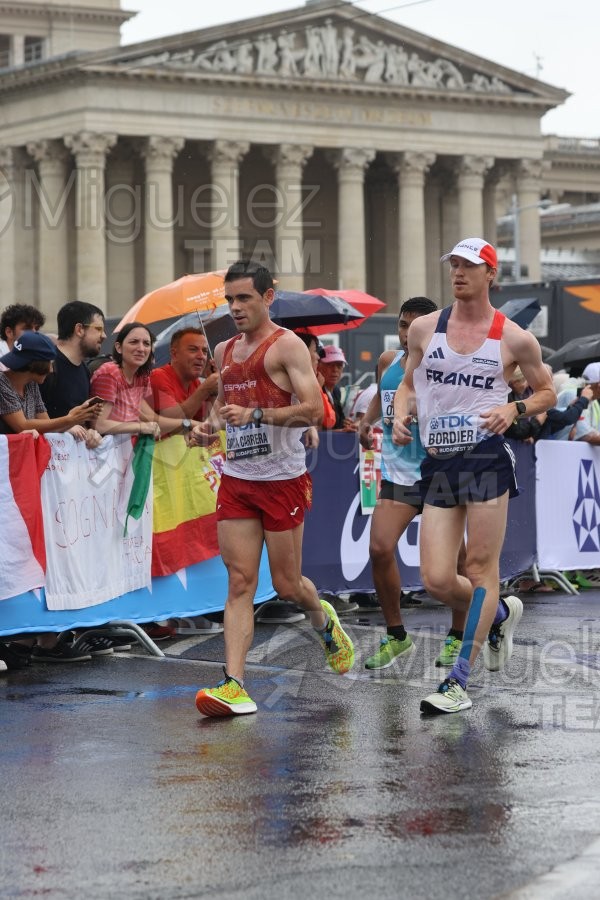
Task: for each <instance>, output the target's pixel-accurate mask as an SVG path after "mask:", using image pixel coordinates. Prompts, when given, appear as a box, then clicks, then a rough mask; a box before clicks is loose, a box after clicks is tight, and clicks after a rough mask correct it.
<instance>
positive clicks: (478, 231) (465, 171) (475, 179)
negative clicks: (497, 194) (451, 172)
mask: <svg viewBox="0 0 600 900" xmlns="http://www.w3.org/2000/svg"><path fill="white" fill-rule="evenodd" d="M493 164H494V160H493V159H492V158H491V157H489V156H463V157H462V158H461V159H460V160H458V162H457V167H456V184H457V188H458V210H459V212H458V219H459V231H460V238H459V239H462V238H465V237H484V234H483V231H484V223H483V181H484V178H485V173H486V172H487V171H488V169H490V168H491V167H492V165H493Z"/></svg>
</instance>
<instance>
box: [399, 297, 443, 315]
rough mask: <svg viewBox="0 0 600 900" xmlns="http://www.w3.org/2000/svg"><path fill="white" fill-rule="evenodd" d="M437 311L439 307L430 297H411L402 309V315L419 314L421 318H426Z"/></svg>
mask: <svg viewBox="0 0 600 900" xmlns="http://www.w3.org/2000/svg"><path fill="white" fill-rule="evenodd" d="M436 310H437V305H436V304H435V303H434V302H433V300H430V299H429V297H409V299H408V300H405V301H404V303H403V304H402V306H401V307H400V315H402V313H418V314H419V315H420V316H426V315H428V313H432V312H435V311H436Z"/></svg>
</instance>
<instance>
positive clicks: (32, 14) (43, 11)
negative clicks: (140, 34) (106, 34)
mask: <svg viewBox="0 0 600 900" xmlns="http://www.w3.org/2000/svg"><path fill="white" fill-rule="evenodd" d="M2 14H4V15H15V16H28V17H29V18H32V19H43V20H44V22H47V21H48V18H49V17H50V15H51V16H52V18H53V19H67V20H72V19H80V20H82V21H90V20H92V21H99V22H108V23H110V24H113V25H122V24H123V23H124V22H127V21H128V20H129V19H131V18H132V17H133V16H135V15H136V13H135V12H133V11H132V12H129V11H127V10H107V9H102V8H100V7H87V6H71V5H65V6H52V7H48V5H46V4H44V5H41V4H39V3H27V2H19V3H14V2H13V3H4V2H1V0H0V15H2Z"/></svg>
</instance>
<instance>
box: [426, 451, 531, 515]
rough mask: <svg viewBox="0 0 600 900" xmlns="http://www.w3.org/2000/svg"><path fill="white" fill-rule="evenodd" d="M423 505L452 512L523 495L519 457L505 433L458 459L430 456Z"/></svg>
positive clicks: (427, 460)
mask: <svg viewBox="0 0 600 900" xmlns="http://www.w3.org/2000/svg"><path fill="white" fill-rule="evenodd" d="M419 487H420V491H421V498H422V500H423V503H425V504H427V505H429V506H440V507H442V508H443V509H450V508H452V507H454V506H464V505H465V504H467V503H483V502H485V501H486V500H494V499H496V498H497V497H502V496H503V495H504V494H505V493H506V492H507V491H508V492H509V496H510V497H516V496H517V495H518V493H519V488H518V487H517V478H516V472H515V455H514V453H513V452H512V449H511V447H510V445H509V444H508V442H507V441H506V440H505V439H504V437H503V436H502V435H501V434H494V435H492V437H489V438H486V439H485V440H483V441H480V442H479V443H478V444H476V445H475V446H474V447H472V448H471V449H470V450H465V451H464V452H463V453H457V454H456V455H454V456H449V457H439V456H435V457H434V456H429V455H428V456H426V457H425V459H424V460H423V462H422V463H421V480H420V482H419Z"/></svg>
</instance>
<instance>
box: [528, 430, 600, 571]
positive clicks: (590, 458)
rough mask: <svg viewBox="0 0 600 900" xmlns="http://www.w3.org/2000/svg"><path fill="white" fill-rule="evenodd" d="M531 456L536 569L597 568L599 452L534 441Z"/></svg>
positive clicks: (574, 443)
mask: <svg viewBox="0 0 600 900" xmlns="http://www.w3.org/2000/svg"><path fill="white" fill-rule="evenodd" d="M535 452H536V457H537V466H536V478H537V481H536V522H537V555H538V563H539V566H540V568H541V569H594V568H597V567H600V447H592V446H590V444H587V443H585V441H538V443H537V444H536V445H535Z"/></svg>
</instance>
